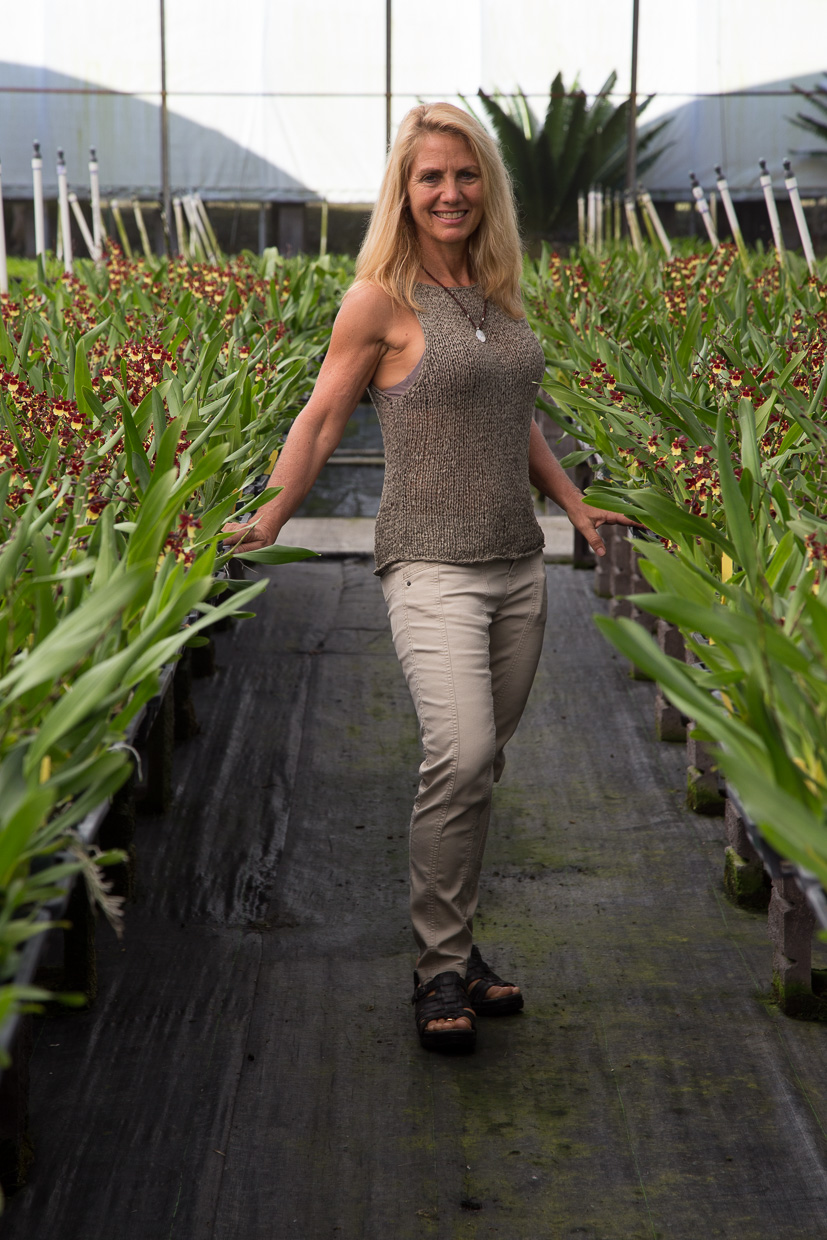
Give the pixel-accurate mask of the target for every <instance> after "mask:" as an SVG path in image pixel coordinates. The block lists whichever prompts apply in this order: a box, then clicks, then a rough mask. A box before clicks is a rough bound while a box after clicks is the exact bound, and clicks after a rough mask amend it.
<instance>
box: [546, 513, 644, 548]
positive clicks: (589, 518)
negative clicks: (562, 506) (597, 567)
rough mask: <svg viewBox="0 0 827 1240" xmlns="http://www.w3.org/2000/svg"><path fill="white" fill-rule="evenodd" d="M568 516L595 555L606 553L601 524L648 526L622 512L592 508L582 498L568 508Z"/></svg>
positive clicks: (638, 527) (635, 527) (640, 527)
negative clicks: (599, 531) (600, 531)
mask: <svg viewBox="0 0 827 1240" xmlns="http://www.w3.org/2000/svg"><path fill="white" fill-rule="evenodd" d="M566 516H567V517H568V519H569V521H571V523H572V525H573V526H574V528H575V529H576V530H579V531H580V533H581V534H582V535H583V537H584V538H585V540H586V542H587V543H588V544H589V546H590V547H591V549H592V551H593V552H594V553H595V555H605V554H606V544H605V543H604V541H603V539H602V538H601V537H600V535H599V534H598V532H597V527H598V526H599V525H628V526H631V527H633V528H634V529H638V530H642V529H645V528H646V527H645V526H643V525H641V523H640V522H639V521H633V520H632V518H631V517H624V516H623V514H622V513H620V512H609V511H608V509H606V508H592V507H590V506H589V504H586V503H584V502H583V501H582V500H580V501H575V502H574V503H572V504H571V506H570V507H568V508H567V509H566Z"/></svg>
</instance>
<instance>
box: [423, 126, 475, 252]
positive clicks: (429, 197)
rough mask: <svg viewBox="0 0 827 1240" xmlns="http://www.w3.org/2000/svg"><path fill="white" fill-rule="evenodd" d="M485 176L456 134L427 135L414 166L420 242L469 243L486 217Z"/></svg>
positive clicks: (469, 149)
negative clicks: (483, 177)
mask: <svg viewBox="0 0 827 1240" xmlns="http://www.w3.org/2000/svg"><path fill="white" fill-rule="evenodd" d="M482 197H483V194H482V175H481V169H480V166H479V164H478V163H477V161H476V160H475V159H474V156H473V153H472V151H471V148H470V147H469V146H468V145H467V144H466V143H465V142H464V141H463V139H462V138H460V137H457V136H456V135H455V134H427V135H426V136H425V137H424V138H423V139H422V141H421V143H420V144H419V149H418V150H417V152H416V155H415V156H414V159H413V163H412V164H411V171H410V175H409V177H408V205H409V206H410V209H411V215H412V217H413V221H414V224H415V225H416V229H417V232H418V233H419V237H420V241H425V240H426V239H427V240H430V241H432V242H436V243H437V244H456V242H458V241H459V242H463V241H467V240H468V238H469V237H470V236H471V234H472V233H473V232H474V230H475V229H476V228H477V227H478V226H479V223H480V220H481V219H482V215H483V204H482Z"/></svg>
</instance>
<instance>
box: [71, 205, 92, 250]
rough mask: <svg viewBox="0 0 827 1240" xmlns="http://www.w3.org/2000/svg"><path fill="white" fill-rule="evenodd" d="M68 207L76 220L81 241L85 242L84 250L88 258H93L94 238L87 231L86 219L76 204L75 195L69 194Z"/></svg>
mask: <svg viewBox="0 0 827 1240" xmlns="http://www.w3.org/2000/svg"><path fill="white" fill-rule="evenodd" d="M69 206H70V207H71V208H72V215H74V217H75V219H76V220H77V225H78V228H79V229H80V232H81V236H82V237H83V240H84V241H85V242H86V248H87V250H88V251H89V257H90V258H94V257H95V242H94V238H93V237H92V234H91V233H90V231H89V225H88V224H87V223H86V217H85V215H84V214H83V211H82V209H81V205H80V203H79V202H78V196H77V194H75V193H70V194H69Z"/></svg>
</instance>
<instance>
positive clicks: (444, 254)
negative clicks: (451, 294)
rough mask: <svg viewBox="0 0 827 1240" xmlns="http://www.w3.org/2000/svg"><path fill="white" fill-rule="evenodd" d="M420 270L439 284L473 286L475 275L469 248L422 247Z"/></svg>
mask: <svg viewBox="0 0 827 1240" xmlns="http://www.w3.org/2000/svg"><path fill="white" fill-rule="evenodd" d="M420 270H421V271H422V273H423V274H424V275H425V276H426V277H429V278H430V279H432V280H436V282H437V284H443V285H446V286H447V287H449V288H463V287H467V286H468V285H470V284H473V283H474V282H475V281H474V274H473V271H472V270H471V263H470V261H469V254H468V246H467V244H466V243H464V242H463V243H462V245H461V246H458V247H457V248H456V249H454V247H453V246H451V247H448V246H427V245H423V246H421V258H420Z"/></svg>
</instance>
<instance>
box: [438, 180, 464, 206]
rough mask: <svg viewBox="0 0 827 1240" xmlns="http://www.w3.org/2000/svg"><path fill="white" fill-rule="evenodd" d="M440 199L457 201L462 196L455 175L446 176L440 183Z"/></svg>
mask: <svg viewBox="0 0 827 1240" xmlns="http://www.w3.org/2000/svg"><path fill="white" fill-rule="evenodd" d="M441 196H442V199H443V201H444V202H458V201H459V199H460V197H461V196H462V192H461V190H460V186H459V182H458V181H457V179H456V177H452V176H447V177H446V178H445V180H444V181H443V183H442V195H441Z"/></svg>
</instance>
